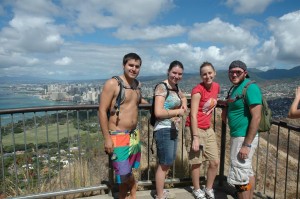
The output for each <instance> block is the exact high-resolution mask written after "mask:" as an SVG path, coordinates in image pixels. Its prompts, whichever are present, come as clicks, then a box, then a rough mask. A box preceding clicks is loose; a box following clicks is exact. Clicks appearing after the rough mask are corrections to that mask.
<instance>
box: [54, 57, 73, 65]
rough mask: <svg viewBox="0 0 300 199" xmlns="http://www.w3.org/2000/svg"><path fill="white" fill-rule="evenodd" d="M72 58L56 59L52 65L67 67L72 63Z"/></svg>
mask: <svg viewBox="0 0 300 199" xmlns="http://www.w3.org/2000/svg"><path fill="white" fill-rule="evenodd" d="M72 61H73V60H72V58H70V57H63V58H61V59H58V60H56V61H55V62H54V64H56V65H61V66H65V65H69V64H71V63H72Z"/></svg>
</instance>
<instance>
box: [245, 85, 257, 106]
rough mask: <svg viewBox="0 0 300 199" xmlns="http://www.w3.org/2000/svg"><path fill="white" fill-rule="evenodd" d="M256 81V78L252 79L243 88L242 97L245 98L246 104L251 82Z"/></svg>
mask: <svg viewBox="0 0 300 199" xmlns="http://www.w3.org/2000/svg"><path fill="white" fill-rule="evenodd" d="M254 83H256V82H255V81H254V80H252V81H250V82H248V83H247V84H246V85H245V86H244V88H243V92H242V98H243V102H244V104H246V100H245V98H246V94H247V90H248V87H249V86H250V84H254Z"/></svg>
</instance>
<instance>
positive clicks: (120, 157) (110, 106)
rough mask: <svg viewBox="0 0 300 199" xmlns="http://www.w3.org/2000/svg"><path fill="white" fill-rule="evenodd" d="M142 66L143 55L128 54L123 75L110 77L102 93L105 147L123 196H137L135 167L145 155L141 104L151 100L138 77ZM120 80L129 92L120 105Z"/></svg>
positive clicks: (100, 107) (101, 112) (101, 107)
mask: <svg viewBox="0 0 300 199" xmlns="http://www.w3.org/2000/svg"><path fill="white" fill-rule="evenodd" d="M141 65H142V60H141V58H140V57H139V55H137V54H135V53H129V54H126V55H125V56H124V58H123V71H124V73H123V75H120V76H118V77H115V78H111V79H109V80H107V81H106V83H105V84H104V87H103V90H102V93H101V96H100V104H99V119H100V126H101V130H102V134H103V136H104V147H105V152H106V153H108V154H110V155H111V160H112V164H113V168H114V171H115V176H116V183H118V184H119V198H120V199H123V198H126V196H127V191H128V190H129V191H130V195H129V198H133V199H135V198H136V190H137V184H136V181H135V179H134V176H133V175H132V168H138V167H139V165H140V158H141V144H140V134H139V130H138V129H137V128H136V127H137V122H138V105H139V104H140V103H147V102H146V101H145V100H144V99H142V97H141V90H140V83H139V81H137V80H136V79H135V78H136V77H137V76H138V74H139V72H140V69H141ZM119 82H122V84H123V86H122V84H121V86H122V89H123V91H125V94H124V95H123V97H121V98H122V99H121V103H120V105H119V107H118V106H117V105H116V102H117V97H118V94H119V91H120V86H119ZM117 104H118V103H117ZM108 116H109V117H108ZM129 160H130V161H129Z"/></svg>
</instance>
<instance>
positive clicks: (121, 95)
mask: <svg viewBox="0 0 300 199" xmlns="http://www.w3.org/2000/svg"><path fill="white" fill-rule="evenodd" d="M112 78H114V79H116V80H117V81H118V86H119V87H120V91H119V94H118V96H117V99H116V103H115V105H114V109H115V111H116V114H117V116H119V112H120V105H121V103H122V101H123V100H124V97H125V93H124V90H123V89H124V88H123V80H122V79H121V78H120V77H119V76H113V77H112Z"/></svg>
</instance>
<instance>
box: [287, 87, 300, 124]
mask: <svg viewBox="0 0 300 199" xmlns="http://www.w3.org/2000/svg"><path fill="white" fill-rule="evenodd" d="M299 101H300V87H298V88H296V92H295V98H294V101H293V103H292V105H291V107H290V110H289V114H288V117H289V118H291V119H295V118H299V117H300V109H298V105H299Z"/></svg>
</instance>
